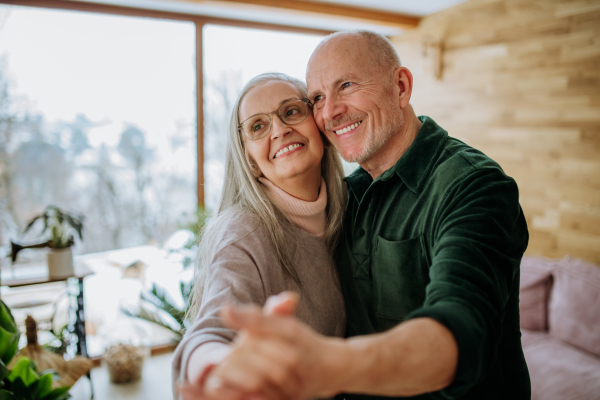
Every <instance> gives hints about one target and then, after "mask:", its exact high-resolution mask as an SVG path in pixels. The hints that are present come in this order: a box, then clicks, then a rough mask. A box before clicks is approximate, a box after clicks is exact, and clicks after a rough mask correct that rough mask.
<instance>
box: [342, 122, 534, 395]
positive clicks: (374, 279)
mask: <svg viewBox="0 0 600 400" xmlns="http://www.w3.org/2000/svg"><path fill="white" fill-rule="evenodd" d="M419 119H420V120H421V121H422V122H423V125H422V126H421V129H420V130H419V132H418V134H417V136H416V138H415V140H414V141H413V143H412V144H411V146H410V147H409V149H408V150H407V151H406V152H405V153H404V154H403V155H402V157H400V159H399V160H398V162H397V163H396V165H394V166H393V167H392V168H390V169H389V170H387V171H385V172H384V173H383V174H382V175H380V176H379V177H378V178H377V179H375V180H373V179H372V178H371V176H370V175H369V174H368V173H367V172H366V171H365V170H364V169H362V168H359V169H357V170H356V171H355V172H354V173H353V174H352V175H350V176H348V177H347V178H346V182H347V183H348V191H349V194H348V206H347V210H346V215H345V219H344V230H343V236H342V240H341V243H340V245H339V246H338V265H339V271H340V279H341V282H342V288H343V291H344V297H345V300H346V312H347V319H348V331H347V335H348V336H355V335H366V334H371V333H376V332H382V331H385V330H388V329H390V328H392V327H394V326H396V325H397V324H399V323H401V322H402V321H405V320H408V319H411V318H418V317H429V318H433V319H435V320H437V321H439V322H440V323H442V324H443V325H445V326H446V327H447V328H448V329H449V330H450V331H451V332H452V333H453V334H454V337H455V339H456V341H457V343H458V349H459V357H458V358H459V359H458V367H457V373H456V378H455V380H454V382H453V383H452V384H451V385H450V386H449V387H447V388H445V389H444V390H441V391H438V392H433V393H429V394H426V395H422V396H419V397H418V398H420V399H421V398H423V399H477V400H481V399H511V400H515V399H529V398H530V397H531V394H530V392H531V387H530V381H529V373H528V370H527V365H526V364H525V359H524V357H523V350H522V347H521V333H520V328H519V265H520V262H521V258H522V256H523V253H524V251H525V248H526V247H527V242H528V239H529V236H528V231H527V225H526V222H525V217H524V215H523V211H522V210H521V207H520V206H519V193H518V189H517V185H516V183H515V181H514V180H513V179H512V178H510V177H508V176H506V174H504V172H503V171H502V169H501V168H500V166H499V165H498V164H497V163H496V162H494V161H493V160H491V159H490V158H489V157H487V156H486V155H485V154H483V153H481V152H480V151H478V150H475V149H473V148H472V147H469V146H467V145H466V144H465V143H463V142H461V141H459V140H457V139H454V138H452V137H450V136H448V133H447V132H446V131H445V130H443V129H442V128H440V127H439V126H438V125H437V124H436V123H435V122H434V121H433V120H432V119H431V118H428V117H419ZM400 356H401V355H400ZM400 378H401V377H399V379H400ZM345 398H346V399H347V400H351V399H353V400H354V399H381V398H386V397H376V396H364V395H345Z"/></svg>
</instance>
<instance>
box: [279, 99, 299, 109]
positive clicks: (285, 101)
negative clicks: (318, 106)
mask: <svg viewBox="0 0 600 400" xmlns="http://www.w3.org/2000/svg"><path fill="white" fill-rule="evenodd" d="M299 99H300V97H288V98H287V99H283V100H281V101H280V102H279V106H278V107H277V108H279V107H281V106H282V105H284V104H285V103H287V102H288V101H290V100H299Z"/></svg>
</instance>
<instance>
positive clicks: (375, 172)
mask: <svg viewBox="0 0 600 400" xmlns="http://www.w3.org/2000/svg"><path fill="white" fill-rule="evenodd" d="M411 111H412V109H411ZM404 118H405V120H404V125H403V126H402V131H401V132H398V133H396V134H395V135H393V136H392V137H391V138H390V139H389V140H388V141H387V142H386V143H385V144H384V145H383V146H381V148H380V149H379V150H378V151H377V152H376V153H375V154H373V155H372V156H371V157H369V159H368V160H366V161H365V162H363V163H361V164H360V166H361V167H362V168H363V169H364V170H365V171H367V172H368V173H369V174H370V175H371V177H372V178H373V180H375V179H377V177H378V176H379V175H381V174H383V173H384V172H385V171H387V170H388V169H390V168H392V167H393V166H394V165H395V164H396V163H397V162H398V160H399V159H400V157H402V155H403V154H404V152H406V150H408V148H409V147H410V145H411V144H412V142H413V141H414V140H415V137H416V136H417V133H418V132H419V129H420V128H421V125H422V123H421V121H420V120H419V119H418V118H417V116H416V115H415V114H414V112H407V113H405V116H404Z"/></svg>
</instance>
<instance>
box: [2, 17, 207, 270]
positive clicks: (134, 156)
mask: <svg viewBox="0 0 600 400" xmlns="http://www.w3.org/2000/svg"><path fill="white" fill-rule="evenodd" d="M195 39H196V36H195V25H194V24H193V23H191V22H173V21H168V20H160V19H153V18H152V19H151V18H133V17H121V16H112V15H104V14H96V13H83V12H75V11H62V10H48V9H38V8H29V7H12V6H0V159H1V161H0V179H1V183H0V225H1V230H0V232H1V236H0V242H1V243H0V245H2V246H4V247H5V248H6V246H7V245H8V239H10V238H12V239H14V238H17V237H19V236H20V231H21V229H22V228H23V226H24V225H25V223H26V222H27V221H28V220H29V219H31V218H32V217H33V216H35V215H36V214H38V213H40V212H41V211H43V210H44V208H45V207H46V206H48V205H56V206H59V207H61V208H64V209H66V210H70V211H74V212H77V213H80V214H82V215H83V216H84V218H85V231H84V235H85V236H84V240H83V241H82V243H81V244H78V246H76V252H77V253H79V254H85V253H91V252H100V251H105V250H110V249H117V248H123V247H130V246H138V245H144V244H151V243H159V242H162V241H164V240H165V239H166V238H167V237H169V235H171V234H172V233H173V232H174V231H175V230H177V229H178V228H179V227H181V226H183V225H185V223H186V222H187V220H186V218H189V216H191V215H194V211H195V209H196V204H197V198H196V128H195V123H196V122H195V121H196V112H195V110H196V98H195V88H196V84H195V79H196V74H195ZM28 238H29V239H31V240H33V239H35V232H32V233H31V234H30V235H29V236H28ZM31 254H32V255H31V257H35V256H34V255H33V254H38V253H35V252H32V253H31ZM28 257H29V255H27V254H26V253H23V260H27V258H28ZM20 258H21V257H20Z"/></svg>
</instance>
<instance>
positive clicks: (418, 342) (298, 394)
mask: <svg viewBox="0 0 600 400" xmlns="http://www.w3.org/2000/svg"><path fill="white" fill-rule="evenodd" d="M284 298H285V297H283V296H282V297H281V299H284ZM223 318H224V319H225V321H226V323H227V324H228V325H230V326H232V327H233V328H235V329H240V330H243V331H244V332H245V337H244V338H243V339H242V340H240V341H239V343H237V345H236V351H237V352H238V355H239V357H231V358H229V357H228V359H226V360H224V361H223V362H222V363H221V364H219V366H217V367H216V368H215V369H214V370H213V371H212V372H211V374H210V377H209V379H208V381H207V384H206V392H207V393H208V394H210V395H211V396H214V398H220V399H227V398H231V399H237V398H240V399H243V398H252V399H257V400H258V399H308V398H314V397H327V396H333V395H335V394H337V393H341V392H352V393H365V394H373V395H384V396H386V395H387V396H393V395H396V396H410V395H416V394H420V393H426V392H431V391H435V390H439V389H442V388H444V387H445V386H447V385H449V384H450V383H451V382H452V379H453V376H454V371H455V369H456V364H457V358H458V349H457V346H456V342H455V341H454V338H453V336H452V334H451V333H450V331H448V329H447V328H445V327H444V326H443V325H441V324H440V323H438V322H436V321H435V320H433V319H429V318H419V319H414V320H410V321H407V322H405V323H402V324H400V325H399V326H397V327H396V328H394V329H392V330H390V331H388V332H385V333H381V334H377V335H369V336H358V337H354V338H351V339H347V340H344V339H339V338H329V337H325V336H322V335H320V334H318V333H316V332H314V331H313V330H311V329H310V328H309V327H307V326H306V325H304V324H302V323H301V322H299V321H298V320H297V319H295V318H293V317H289V316H285V317H282V316H268V315H264V314H263V313H262V312H261V311H260V309H258V308H257V307H247V306H242V307H236V308H229V309H227V310H226V311H225V312H224V313H223ZM234 353H235V351H234V352H232V356H233V355H234ZM257 366H261V367H257ZM231 387H236V388H237V389H238V390H240V391H242V392H245V393H247V394H252V397H243V396H241V397H227V393H228V389H229V388H231ZM263 388H271V390H270V391H269V393H266V392H261V391H262V389H263ZM274 388H276V390H275V389H274ZM259 394H260V395H259Z"/></svg>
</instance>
